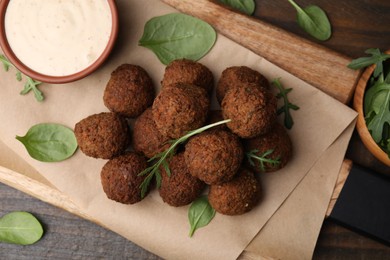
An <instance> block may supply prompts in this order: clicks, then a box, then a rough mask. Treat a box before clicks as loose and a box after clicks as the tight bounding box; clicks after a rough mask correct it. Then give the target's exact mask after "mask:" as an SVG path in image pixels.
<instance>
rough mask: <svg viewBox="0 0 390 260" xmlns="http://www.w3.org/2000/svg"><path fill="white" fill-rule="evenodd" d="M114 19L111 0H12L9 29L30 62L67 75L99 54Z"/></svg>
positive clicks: (45, 70) (17, 52)
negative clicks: (108, 0) (109, 2)
mask: <svg viewBox="0 0 390 260" xmlns="http://www.w3.org/2000/svg"><path fill="white" fill-rule="evenodd" d="M111 19H112V17H111V12H110V6H109V4H108V2H107V0H11V1H10V2H9V4H8V7H7V11H6V15H5V31H6V36H7V39H8V42H9V44H10V46H11V49H12V51H13V52H14V53H15V55H16V56H17V57H18V59H19V60H20V61H22V62H23V63H24V64H25V65H26V66H28V67H29V68H31V69H33V70H35V71H36V72H39V73H42V74H45V75H50V76H66V75H71V74H74V73H76V72H79V71H81V70H83V69H85V68H87V67H88V66H89V65H91V64H92V63H93V62H94V61H96V60H97V59H98V58H99V56H100V55H101V54H102V52H103V51H104V49H105V47H106V45H107V43H108V40H109V37H110V34H111V26H112V20H111Z"/></svg>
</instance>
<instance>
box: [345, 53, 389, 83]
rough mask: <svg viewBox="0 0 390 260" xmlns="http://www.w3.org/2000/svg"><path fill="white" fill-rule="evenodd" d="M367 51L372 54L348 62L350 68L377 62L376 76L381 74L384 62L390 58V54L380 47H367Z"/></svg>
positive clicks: (356, 68)
mask: <svg viewBox="0 0 390 260" xmlns="http://www.w3.org/2000/svg"><path fill="white" fill-rule="evenodd" d="M365 53H367V54H371V56H370V57H360V58H357V59H354V60H353V61H351V63H350V64H348V68H350V69H354V70H358V69H362V68H365V67H368V66H371V65H373V64H376V65H377V66H376V68H375V71H374V77H377V76H379V75H380V74H381V72H383V66H382V62H383V61H385V60H387V59H388V58H390V54H386V53H382V52H381V51H380V50H379V49H378V48H375V49H374V48H371V49H367V50H366V51H365Z"/></svg>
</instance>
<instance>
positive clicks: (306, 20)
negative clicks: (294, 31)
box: [288, 0, 332, 41]
mask: <svg viewBox="0 0 390 260" xmlns="http://www.w3.org/2000/svg"><path fill="white" fill-rule="evenodd" d="M288 1H289V2H290V3H291V5H292V6H294V8H295V9H296V10H297V21H298V25H299V26H300V27H301V28H302V29H303V30H305V31H306V32H307V33H308V34H310V35H311V36H313V37H314V38H316V39H318V40H321V41H326V40H328V39H329V38H330V36H331V35H332V28H331V26H330V22H329V19H328V17H327V15H326V13H325V12H324V11H323V10H322V9H321V8H320V7H318V6H316V5H311V6H307V7H305V8H301V7H300V6H299V5H298V4H296V3H295V2H294V1H293V0H288Z"/></svg>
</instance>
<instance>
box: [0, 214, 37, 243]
mask: <svg viewBox="0 0 390 260" xmlns="http://www.w3.org/2000/svg"><path fill="white" fill-rule="evenodd" d="M42 235H43V228H42V225H41V223H39V221H38V220H37V219H36V218H35V217H34V216H33V215H32V214H30V213H28V212H22V211H16V212H11V213H8V214H6V215H4V216H3V217H1V218H0V242H5V243H11V244H18V245H31V244H34V243H35V242H37V241H38V240H39V239H41V237H42Z"/></svg>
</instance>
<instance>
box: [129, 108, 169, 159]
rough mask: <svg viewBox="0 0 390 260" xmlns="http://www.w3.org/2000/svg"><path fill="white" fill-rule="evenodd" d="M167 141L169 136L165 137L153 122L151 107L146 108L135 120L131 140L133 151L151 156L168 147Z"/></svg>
mask: <svg viewBox="0 0 390 260" xmlns="http://www.w3.org/2000/svg"><path fill="white" fill-rule="evenodd" d="M168 141H169V138H165V137H164V136H163V135H162V134H161V133H160V131H158V129H157V126H156V124H155V123H154V120H153V112H152V108H148V109H146V110H145V112H143V113H142V114H141V115H140V116H139V117H138V118H137V119H136V120H135V123H134V128H133V142H132V143H133V148H134V150H135V151H137V152H139V153H143V154H144V155H145V156H146V157H148V158H152V157H153V156H155V155H156V154H158V153H160V152H163V151H165V150H166V149H168V148H169V146H170V144H169V143H167V142H168Z"/></svg>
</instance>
